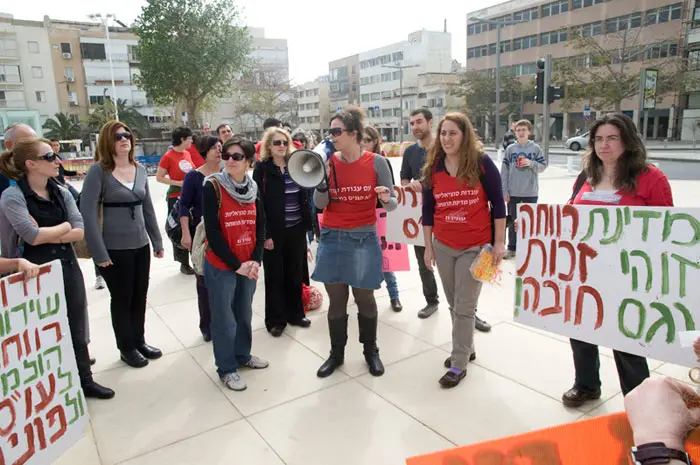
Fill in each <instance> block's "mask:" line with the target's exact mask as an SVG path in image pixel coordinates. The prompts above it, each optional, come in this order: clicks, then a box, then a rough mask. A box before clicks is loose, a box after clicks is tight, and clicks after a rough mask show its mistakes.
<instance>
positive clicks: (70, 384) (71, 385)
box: [57, 366, 73, 395]
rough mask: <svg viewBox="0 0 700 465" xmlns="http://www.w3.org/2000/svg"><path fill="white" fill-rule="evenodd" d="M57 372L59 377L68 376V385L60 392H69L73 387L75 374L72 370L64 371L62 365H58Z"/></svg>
mask: <svg viewBox="0 0 700 465" xmlns="http://www.w3.org/2000/svg"><path fill="white" fill-rule="evenodd" d="M57 373H58V379H63V378H67V383H66V387H64V388H63V389H61V391H60V392H59V394H63V393H64V392H67V391H68V390H69V389H70V388H72V387H73V374H72V373H71V372H70V371H68V372H66V373H64V372H63V370H62V369H61V367H60V366H59V367H58V370H57ZM66 395H67V394H66Z"/></svg>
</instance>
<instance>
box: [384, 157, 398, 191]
mask: <svg viewBox="0 0 700 465" xmlns="http://www.w3.org/2000/svg"><path fill="white" fill-rule="evenodd" d="M382 156H383V155H382ZM383 157H384V156H383ZM384 160H386V164H387V165H389V172H390V173H391V184H392V185H394V186H395V185H396V179H395V178H394V168H393V167H392V166H391V160H389V159H388V158H387V157H384Z"/></svg>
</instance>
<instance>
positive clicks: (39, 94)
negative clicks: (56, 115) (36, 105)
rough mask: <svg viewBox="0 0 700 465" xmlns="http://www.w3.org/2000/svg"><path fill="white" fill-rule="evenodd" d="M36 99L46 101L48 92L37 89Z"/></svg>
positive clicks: (41, 101)
mask: <svg viewBox="0 0 700 465" xmlns="http://www.w3.org/2000/svg"><path fill="white" fill-rule="evenodd" d="M36 101H37V102H40V103H45V102H46V92H44V91H43V90H37V91H36Z"/></svg>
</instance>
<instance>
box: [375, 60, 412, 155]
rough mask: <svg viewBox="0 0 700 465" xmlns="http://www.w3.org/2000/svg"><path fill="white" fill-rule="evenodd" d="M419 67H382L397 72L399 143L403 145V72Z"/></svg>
mask: <svg viewBox="0 0 700 465" xmlns="http://www.w3.org/2000/svg"><path fill="white" fill-rule="evenodd" d="M419 66H420V65H400V64H399V63H398V62H396V63H395V64H393V65H383V66H382V68H391V69H398V70H399V105H401V109H400V111H399V118H400V120H399V141H400V143H403V70H404V69H407V68H418V67H419Z"/></svg>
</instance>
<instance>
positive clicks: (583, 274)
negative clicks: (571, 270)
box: [576, 242, 598, 283]
mask: <svg viewBox="0 0 700 465" xmlns="http://www.w3.org/2000/svg"><path fill="white" fill-rule="evenodd" d="M576 248H577V249H578V251H579V252H580V254H579V257H578V269H579V270H578V271H579V275H580V278H581V282H582V283H585V282H586V281H588V265H587V263H586V259H587V258H595V257H597V256H598V252H596V251H595V250H593V248H592V247H591V246H590V245H588V244H586V243H583V242H580V243H579V244H578V245H577V246H576Z"/></svg>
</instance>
